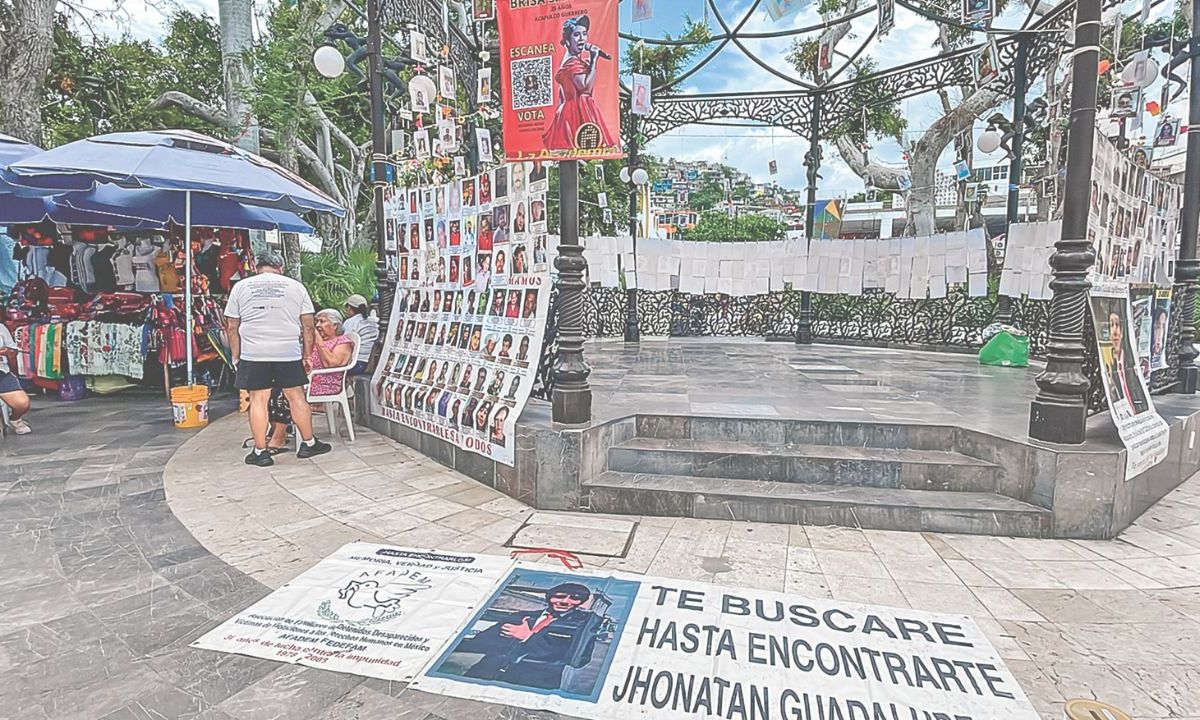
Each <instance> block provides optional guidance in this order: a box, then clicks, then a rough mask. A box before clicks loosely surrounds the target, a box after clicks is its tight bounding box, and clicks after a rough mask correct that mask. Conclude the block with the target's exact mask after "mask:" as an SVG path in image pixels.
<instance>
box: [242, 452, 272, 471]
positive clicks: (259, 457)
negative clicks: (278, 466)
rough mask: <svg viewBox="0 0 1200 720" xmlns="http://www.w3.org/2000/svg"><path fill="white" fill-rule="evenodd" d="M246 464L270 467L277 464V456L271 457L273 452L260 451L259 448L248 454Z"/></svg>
mask: <svg viewBox="0 0 1200 720" xmlns="http://www.w3.org/2000/svg"><path fill="white" fill-rule="evenodd" d="M246 464H247V465H254V466H256V467H270V466H272V465H274V464H275V458H273V457H271V453H269V452H264V453H260V452H259V451H257V450H251V451H250V454H249V455H247V456H246Z"/></svg>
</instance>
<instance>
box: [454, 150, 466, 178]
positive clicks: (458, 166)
mask: <svg viewBox="0 0 1200 720" xmlns="http://www.w3.org/2000/svg"><path fill="white" fill-rule="evenodd" d="M466 174H467V159H466V158H464V157H463V156H462V155H457V156H455V158H454V175H455V177H462V176H464V175H466Z"/></svg>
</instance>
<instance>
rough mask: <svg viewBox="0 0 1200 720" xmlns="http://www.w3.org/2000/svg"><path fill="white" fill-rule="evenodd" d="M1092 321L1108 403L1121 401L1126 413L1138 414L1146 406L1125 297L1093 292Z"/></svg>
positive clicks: (1127, 303)
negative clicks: (1100, 294)
mask: <svg viewBox="0 0 1200 720" xmlns="http://www.w3.org/2000/svg"><path fill="white" fill-rule="evenodd" d="M1091 302H1092V321H1093V322H1094V323H1095V329H1096V341H1097V343H1098V345H1099V350H1100V364H1101V366H1102V367H1101V375H1102V377H1103V378H1104V385H1105V391H1106V392H1107V393H1108V401H1109V403H1110V404H1111V405H1112V406H1114V407H1117V406H1119V405H1125V407H1126V408H1127V413H1128V414H1132V415H1138V414H1140V413H1143V412H1146V411H1147V410H1148V409H1149V408H1150V404H1149V402H1147V400H1146V393H1145V390H1144V388H1143V387H1142V379H1141V374H1140V372H1141V371H1140V369H1139V367H1138V360H1137V355H1136V353H1135V352H1134V350H1133V338H1132V337H1131V335H1132V326H1131V323H1130V321H1129V300H1128V298H1127V297H1104V296H1096V295H1093V296H1092V298H1091Z"/></svg>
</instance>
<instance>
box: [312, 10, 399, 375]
mask: <svg viewBox="0 0 1200 720" xmlns="http://www.w3.org/2000/svg"><path fill="white" fill-rule="evenodd" d="M382 1H383V0H367V46H366V55H367V91H368V93H369V95H370V104H371V202H372V206H373V210H374V215H375V278H376V286H377V287H378V291H379V304H378V310H379V323H380V325H381V326H383V327H387V324H388V320H389V319H390V317H391V313H392V300H393V299H394V296H395V293H396V284H395V283H394V282H393V281H392V279H391V277H390V276H389V275H388V268H387V238H386V233H387V222H386V220H385V219H384V217H383V191H384V188H385V187H387V184H388V172H387V169H388V156H387V121H386V119H385V117H384V115H385V113H384V101H383V75H382V74H381V73H380V67H381V65H382V63H381V48H382V46H383V33H382V30H381V25H382V23H381V22H380V19H379V3H380V2H382ZM312 61H313V65H315V66H316V68H317V72H318V73H320V74H321V75H322V76H324V77H327V78H330V79H333V78H336V77H338V76H340V75H341V74H342V72H344V71H345V69H346V61H345V58H343V57H342V54H341V53H340V52H338V50H337V48H335V47H333V46H332V45H322V46H321V47H319V48H317V49H316V50H315V51H313V56H312ZM385 344H386V343H382V342H379V343H375V347H374V348H372V349H371V358H370V360H369V362H368V365H369V367H370V368H372V369H374V367H375V365H376V363H378V362H379V356H380V354H381V352H382V351H383V346H384V345H385Z"/></svg>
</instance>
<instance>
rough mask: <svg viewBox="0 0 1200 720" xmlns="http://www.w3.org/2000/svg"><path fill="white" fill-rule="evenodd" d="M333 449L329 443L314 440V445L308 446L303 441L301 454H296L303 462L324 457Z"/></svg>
mask: <svg viewBox="0 0 1200 720" xmlns="http://www.w3.org/2000/svg"><path fill="white" fill-rule="evenodd" d="M332 449H333V446H332V445H330V444H329V443H327V442H321V441H320V440H313V444H312V445H306V444H305V443H304V442H303V441H301V442H300V452H298V453H296V457H298V458H300V459H301V460H303V459H304V458H310V457H316V456H318V455H324V454H325V453H327V452H329V451H330V450H332Z"/></svg>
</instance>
